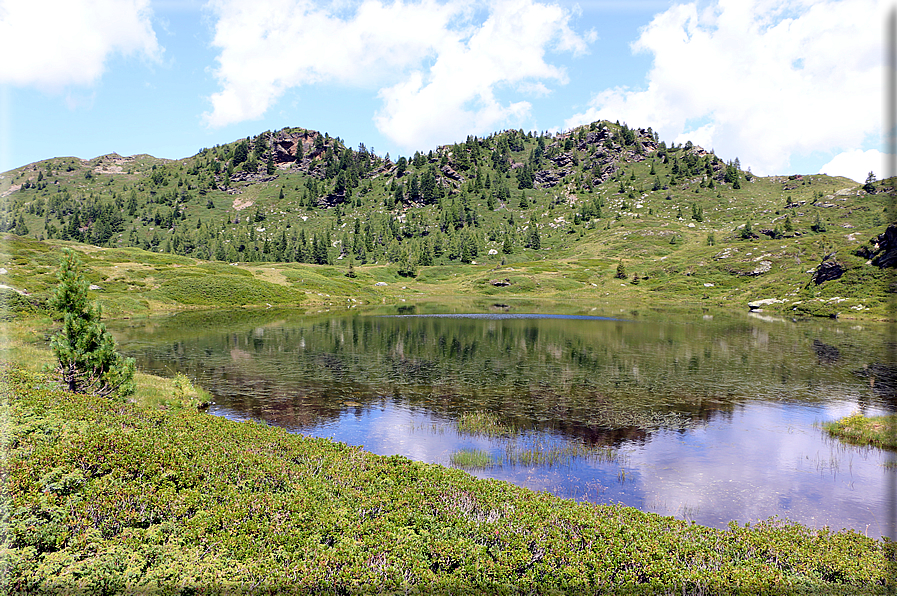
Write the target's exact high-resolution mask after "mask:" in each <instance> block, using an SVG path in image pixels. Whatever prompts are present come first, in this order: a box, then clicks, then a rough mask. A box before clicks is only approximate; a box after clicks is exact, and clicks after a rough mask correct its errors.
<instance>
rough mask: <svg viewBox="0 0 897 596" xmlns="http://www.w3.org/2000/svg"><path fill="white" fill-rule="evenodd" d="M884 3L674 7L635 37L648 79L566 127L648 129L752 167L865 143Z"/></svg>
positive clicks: (835, 0)
mask: <svg viewBox="0 0 897 596" xmlns="http://www.w3.org/2000/svg"><path fill="white" fill-rule="evenodd" d="M885 8H886V7H885V4H884V2H883V1H880V0H818V1H813V0H718V1H716V2H713V3H711V4H706V5H705V4H703V3H702V4H698V3H695V2H693V3H688V4H677V5H675V6H673V7H671V8H669V9H668V10H666V11H664V12H662V13H660V14H657V15H656V16H655V17H654V19H653V20H652V21H651V23H650V24H649V25H648V26H646V27H645V28H644V29H642V31H641V34H640V36H639V38H638V39H637V40H636V41H635V42H633V44H632V46H631V48H632V50H633V52H636V53H641V52H645V53H650V54H653V57H654V59H653V64H652V67H651V69H650V71H649V73H648V75H647V80H646V84H645V86H644V88H641V89H630V88H625V87H622V88H621V87H616V88H612V89H605V90H603V91H601V92H599V93H597V94H596V95H595V96H594V97H593V98H592V100H591V102H590V105H589V107H588V109H587V110H586V111H584V112H582V113H579V114H576V115H574V116H573V117H571V118H570V119H568V120H567V122H566V125H567V126H568V127H572V126H575V125H577V124H582V123H585V122H590V121H593V120H598V119H610V120H617V119H620V120H625V121H627V122H628V123H629V124H630V125H633V126H651V127H653V128H654V129H655V130H657V131H658V132H659V133H660V135H661V137H662V138H665V139H676V140H677V141H678V140H686V139H691V140H693V141H695V142H698V144H701V145H703V146H705V147H707V148H711V147H712V148H714V149H715V150H716V151H717V152H718V153H719V154H721V155H722V156H724V157H727V158H734V157H736V156H737V157H739V158H740V160H741V163H742V164H744V165H745V166H748V165H750V166H751V167H752V168H753V170H754V171H755V172H756V173H759V174H773V173H781V172H784V171H786V170H787V168H788V166H789V163H790V158H791V156H792V155H795V154H799V155H808V154H810V153H812V152H814V151H838V150H849V149H855V148H858V147H862V146H863V142H864V140H865V139H867V138H868V137H869V136H870V135H872V136H877V135H879V134H880V128H881V111H882V110H881V98H882V82H883V75H884V71H883V37H884V31H883V26H882V25H881V23H883V22H884V11H885ZM708 120H709V122H708ZM695 122H700V123H701V124H700V125H699V126H695V125H694V123H695ZM699 139H700V141H699Z"/></svg>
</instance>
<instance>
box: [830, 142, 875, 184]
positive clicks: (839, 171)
mask: <svg viewBox="0 0 897 596" xmlns="http://www.w3.org/2000/svg"><path fill="white" fill-rule="evenodd" d="M886 157H887V155H886V154H885V153H882V152H881V151H878V150H877V149H869V150H867V151H863V150H861V149H853V150H851V151H842V152H841V153H839V154H838V155H836V156H835V157H833V158H832V159H831V160H830V161H829V162H828V163H826V164H825V165H823V166H822V167H821V168H819V173H820V174H828V175H829V176H846V177H847V178H850V179H852V180H856V181H857V182H865V181H866V176H868V175H869V172H873V173H874V174H875V176H876V178H884V177H885V176H887V173H886V172H885V158H886Z"/></svg>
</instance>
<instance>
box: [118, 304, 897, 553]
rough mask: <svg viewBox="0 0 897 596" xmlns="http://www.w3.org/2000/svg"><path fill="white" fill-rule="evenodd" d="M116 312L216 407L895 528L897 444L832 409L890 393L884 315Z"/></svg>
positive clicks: (484, 473)
mask: <svg viewBox="0 0 897 596" xmlns="http://www.w3.org/2000/svg"><path fill="white" fill-rule="evenodd" d="M108 327H109V329H110V330H111V331H112V332H113V334H114V335H115V337H116V339H117V341H118V342H119V346H120V349H121V351H122V352H124V353H126V354H127V355H130V356H135V357H136V358H137V361H138V367H139V368H140V369H141V370H144V371H147V372H152V373H156V374H160V375H165V376H172V375H174V374H175V373H177V372H183V373H184V374H186V375H187V376H189V377H190V378H191V379H193V380H194V381H195V382H196V383H197V384H199V385H201V386H202V387H204V388H206V389H207V390H209V391H210V392H211V393H212V394H213V396H214V403H213V405H212V406H211V408H210V410H209V411H210V413H211V414H214V415H218V416H224V417H227V418H231V419H234V420H246V419H253V420H258V421H263V422H265V423H268V424H271V425H276V426H281V427H284V428H286V429H288V430H289V431H290V432H296V433H301V434H304V435H309V436H318V437H330V438H333V439H334V440H336V441H341V442H345V443H349V444H352V445H363V446H364V448H365V449H366V450H368V451H371V452H374V453H378V454H384V455H393V454H400V455H404V456H407V457H409V458H412V459H415V460H419V461H425V462H431V463H438V464H443V465H449V466H451V465H454V466H457V467H462V468H464V469H467V470H468V471H469V472H470V473H472V474H475V475H477V476H481V477H492V478H498V479H502V480H507V481H509V482H513V483H515V484H519V485H522V486H526V487H529V488H532V489H535V490H544V491H550V492H552V493H555V494H557V495H560V496H562V497H567V498H571V499H576V500H580V501H588V502H592V503H617V502H620V503H623V504H625V505H629V506H632V507H637V508H639V509H641V510H644V511H650V512H655V513H659V514H662V515H670V516H675V517H679V518H683V519H687V520H691V521H694V522H696V523H699V524H704V525H709V526H713V527H718V528H725V527H726V526H727V524H728V523H729V522H730V521H733V520H734V521H736V522H738V523H740V524H744V523H748V522H755V521H757V520H760V519H767V518H770V517H772V516H778V517H779V518H782V519H788V520H792V521H795V522H799V523H802V524H805V525H807V526H810V527H814V528H821V527H823V526H828V527H831V528H832V529H841V528H852V529H854V530H856V531H858V532H860V533H863V534H866V535H868V536H872V537H880V536H882V535H889V536H893V532H892V530H890V529H889V528H892V527H893V522H892V517H891V516H892V514H893V511H894V506H893V505H894V494H895V485H897V472H895V471H894V468H893V467H890V468H889V467H888V466H887V464H888V462H889V461H892V457H893V456H891V455H890V454H887V453H883V452H882V451H880V450H878V449H874V448H863V447H855V446H849V445H844V444H842V443H840V442H838V441H836V440H833V439H831V438H829V437H828V436H827V435H826V434H825V433H824V432H823V431H822V430H821V429H820V428H819V426H818V424H819V423H821V422H825V421H830V420H833V419H836V418H840V417H842V416H846V415H848V414H851V413H853V412H857V411H859V412H862V413H864V414H867V415H874V414H879V413H884V412H886V411H890V410H892V409H893V408H894V404H895V399H894V391H893V383H892V382H891V381H893V379H894V375H893V372H892V371H893V369H891V368H889V367H887V366H886V363H888V362H890V361H891V360H892V358H891V357H890V356H889V352H888V350H889V349H892V348H893V344H892V343H890V333H889V328H888V326H887V325H884V324H876V323H867V322H862V323H859V322H850V321H832V320H791V319H785V318H777V317H767V316H764V315H762V314H761V315H755V314H750V313H730V312H725V311H708V310H701V309H699V310H689V309H683V310H681V311H676V312H671V311H669V312H664V311H655V310H641V311H638V310H633V309H631V308H629V309H627V308H622V309H621V308H618V307H610V306H607V305H604V306H602V307H600V308H599V307H594V306H589V305H583V304H572V305H571V304H563V305H557V304H554V305H545V304H539V303H531V302H526V303H524V302H521V303H513V302H511V303H508V304H504V303H488V302H487V303H482V302H478V303H470V304H458V305H454V306H447V305H434V304H418V305H411V304H402V305H399V306H382V307H379V308H377V309H370V310H359V309H346V310H339V311H337V310H335V309H332V310H327V309H323V308H322V309H316V310H307V311H300V310H274V309H269V310H253V309H240V310H233V311H215V312H186V313H179V314H176V315H171V316H166V317H158V318H151V319H141V320H137V319H135V320H127V321H115V322H110V323H109V324H108ZM889 372H890V375H889V374H888V373H889Z"/></svg>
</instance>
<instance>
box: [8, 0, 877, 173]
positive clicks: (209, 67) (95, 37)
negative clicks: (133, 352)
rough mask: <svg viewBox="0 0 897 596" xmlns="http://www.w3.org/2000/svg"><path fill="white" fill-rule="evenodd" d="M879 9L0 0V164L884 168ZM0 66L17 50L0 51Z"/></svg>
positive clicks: (834, 0) (872, 3) (513, 1)
mask: <svg viewBox="0 0 897 596" xmlns="http://www.w3.org/2000/svg"><path fill="white" fill-rule="evenodd" d="M890 7H891V5H890V4H889V3H887V2H885V1H884V0H820V1H811V0H716V1H698V2H671V1H655V0H629V1H617V0H580V1H579V2H573V1H572V0H492V1H491V2H482V1H479V2H475V1H469V0H460V1H457V0H453V1H448V2H446V1H441V0H395V1H390V0H360V1H359V0H331V1H328V0H315V1H312V0H252V1H247V0H209V1H200V0H0V52H2V55H3V56H5V57H6V58H5V59H4V60H3V61H2V63H0V129H2V132H0V171H5V170H8V169H11V168H15V167H19V166H22V165H25V164H28V163H31V162H33V161H38V160H41V159H46V158H51V157H58V156H76V157H81V158H91V157H95V156H97V155H103V154H106V153H111V152H117V153H119V154H122V155H132V154H137V153H149V154H151V155H154V156H156V157H164V158H182V157H187V156H189V155H193V154H194V153H196V152H197V151H198V150H199V149H201V148H203V147H211V146H214V145H216V144H221V143H227V142H231V141H233V140H236V139H239V138H242V137H246V136H249V135H255V134H258V133H259V132H262V131H265V130H278V129H280V128H283V127H287V126H290V127H292V126H301V127H304V128H310V129H314V130H320V131H326V132H328V133H330V134H331V135H333V136H339V137H340V138H342V139H343V140H344V141H346V142H347V143H349V144H350V145H352V146H357V145H358V144H359V143H364V144H365V145H367V147H368V148H373V149H374V150H375V151H376V152H377V153H378V154H381V155H383V154H385V153H387V152H388V153H389V154H390V156H391V157H393V158H394V159H395V158H396V157H397V156H398V155H411V154H413V153H414V151H415V150H429V149H431V148H434V147H435V146H436V145H439V144H445V143H452V142H456V141H462V140H464V139H465V138H466V137H467V135H469V134H475V135H480V136H483V135H488V134H489V133H490V132H494V131H497V130H503V129H507V128H523V129H524V130H537V131H544V130H547V131H558V130H565V129H568V128H571V127H573V126H576V125H578V124H583V123H587V122H590V121H592V120H597V119H602V118H606V119H610V120H620V121H621V122H626V123H628V124H629V125H630V126H639V127H648V126H651V127H652V128H653V129H654V130H656V131H658V132H659V134H660V136H661V138H662V139H664V140H666V141H667V142H668V143H669V142H684V141H686V140H692V141H693V142H695V143H697V144H699V145H702V146H704V147H705V148H707V149H714V150H715V151H716V152H717V154H719V155H720V156H721V157H723V158H725V159H734V158H735V157H738V158H739V159H740V161H741V164H742V167H745V168H746V167H750V168H751V169H752V171H754V173H756V174H760V175H770V174H787V173H816V172H826V173H829V174H837V175H846V176H849V177H852V178H854V179H856V180H860V181H862V180H863V179H865V175H866V173H867V172H868V171H870V170H872V171H874V172H875V173H876V175H878V176H879V177H882V176H883V175H884V174H885V172H884V171H883V163H882V155H881V152H880V151H881V150H882V142H883V137H882V134H881V127H882V120H883V116H882V113H883V105H882V102H883V98H882V89H883V82H884V58H883V57H884V47H883V44H884V15H885V11H886V10H888V9H890ZM10 57H12V58H11V59H10Z"/></svg>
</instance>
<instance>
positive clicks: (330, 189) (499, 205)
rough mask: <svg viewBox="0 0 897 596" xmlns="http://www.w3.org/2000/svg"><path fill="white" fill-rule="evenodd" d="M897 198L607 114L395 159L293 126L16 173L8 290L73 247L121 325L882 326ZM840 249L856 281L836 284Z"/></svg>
mask: <svg viewBox="0 0 897 596" xmlns="http://www.w3.org/2000/svg"><path fill="white" fill-rule="evenodd" d="M893 187H894V181H893V180H886V181H881V182H877V183H874V184H872V185H870V186H867V187H865V188H864V187H863V186H862V185H858V184H856V183H855V182H853V181H851V180H848V179H845V178H832V177H829V176H824V175H807V176H801V175H791V176H776V177H757V176H753V175H752V174H751V173H750V172H749V171H747V172H746V171H742V170H741V169H740V166H739V164H738V162H737V160H731V161H724V160H722V159H720V158H719V157H718V156H716V155H713V154H712V153H708V152H706V151H705V150H704V149H702V148H700V147H698V146H693V145H691V144H690V143H687V144H685V145H679V146H677V145H671V146H667V145H666V144H665V143H664V142H663V141H661V140H660V139H658V138H657V136H656V135H655V134H654V133H653V132H652V131H651V130H650V129H648V130H643V129H631V128H629V127H628V126H626V125H625V124H622V125H621V124H616V123H610V122H604V121H603V122H595V123H593V124H591V125H588V126H583V127H580V128H577V129H574V130H572V131H568V132H566V133H562V134H557V135H547V134H532V133H526V134H525V133H523V132H522V131H505V132H501V133H496V134H493V135H490V136H489V137H487V138H483V139H479V138H475V137H470V138H469V139H468V140H467V142H465V143H459V144H456V145H451V146H445V147H439V148H436V149H434V150H433V151H430V152H428V153H427V154H420V153H418V154H415V155H414V156H412V157H410V158H406V157H398V158H396V159H395V160H394V161H393V160H391V159H389V158H388V157H381V156H377V155H375V154H373V153H371V152H369V151H368V150H367V149H366V148H365V147H364V146H363V145H362V146H360V147H359V148H358V149H352V148H348V147H345V146H344V144H343V143H342V142H341V141H340V140H339V139H338V138H335V137H330V136H329V135H326V134H320V133H317V132H314V131H308V130H304V129H283V130H280V131H276V132H273V133H272V132H266V133H262V134H260V135H258V136H256V137H252V138H248V139H243V140H241V141H238V142H235V143H231V144H229V145H224V146H218V147H214V148H211V149H203V150H201V151H200V152H199V153H197V154H196V155H194V156H192V157H189V158H186V159H182V160H176V161H168V160H159V159H155V158H152V157H150V156H136V157H120V156H117V155H109V156H103V157H99V158H96V159H93V160H79V159H74V158H55V159H50V160H45V161H42V162H39V163H35V164H31V165H29V166H25V167H23V168H18V169H16V170H13V171H10V172H6V173H5V174H4V175H3V179H2V180H0V191H2V194H3V195H4V204H3V206H2V207H3V209H2V211H0V231H4V230H5V231H7V232H8V233H10V234H11V235H10V236H7V237H6V238H7V240H6V242H5V244H7V246H5V247H4V251H5V252H6V255H4V257H3V258H4V262H5V263H6V264H9V265H10V266H7V265H6V264H0V267H3V268H4V269H6V270H7V273H5V274H0V284H6V285H9V286H12V287H14V288H16V289H20V290H21V289H27V290H28V291H29V292H31V293H33V294H38V295H39V294H40V292H41V290H42V288H43V287H44V286H43V285H42V284H43V282H42V277H41V276H40V271H41V269H40V268H41V267H46V266H47V265H50V264H51V263H49V262H48V261H46V260H45V259H44V258H43V257H42V256H40V255H39V254H38V253H40V252H41V251H52V247H56V246H60V245H61V244H62V243H69V242H74V243H76V244H78V245H84V244H89V245H92V246H96V247H98V248H103V249H114V250H98V251H93V249H90V248H88V247H87V246H84V247H83V250H85V251H93V252H91V260H92V262H91V263H90V265H91V266H92V267H93V270H94V274H95V276H96V278H97V281H103V282H104V283H105V285H103V284H100V283H97V284H96V285H100V286H102V287H103V290H102V291H101V294H102V295H101V296H100V298H101V299H103V296H106V297H111V296H113V295H115V296H116V298H115V299H110V300H109V302H110V304H112V303H114V308H113V310H116V311H122V312H125V311H128V310H129V309H138V310H139V309H146V308H155V307H159V306H165V305H169V306H170V305H174V304H181V305H190V306H203V305H206V306H211V305H239V304H261V305H264V304H280V303H297V302H303V303H309V302H328V301H331V300H327V298H334V299H336V298H337V297H338V298H339V300H341V301H342V302H350V301H351V299H352V298H354V299H355V300H361V301H380V300H382V299H384V298H388V299H399V298H400V297H404V298H406V299H408V298H414V297H415V296H418V295H451V294H457V293H473V294H478V295H484V296H496V297H499V296H522V295H525V296H532V295H535V296H541V297H561V298H565V299H568V298H582V299H588V300H594V299H605V298H606V299H607V300H615V299H620V300H626V301H631V300H638V301H655V300H660V301H664V300H667V301H678V300H689V301H694V302H703V303H706V304H712V305H726V306H729V305H732V303H733V302H735V303H736V305H737V306H738V307H739V308H746V303H747V302H748V301H751V300H756V299H776V300H778V301H780V302H777V303H774V304H768V305H766V307H765V309H764V310H770V309H771V310H778V311H781V312H787V313H790V314H798V315H824V316H831V315H834V314H838V313H840V314H841V316H866V317H875V318H883V317H886V316H887V303H888V300H889V297H890V296H891V293H890V284H891V280H890V274H891V272H892V271H893V270H892V269H886V270H882V269H881V268H879V267H877V266H875V265H874V264H872V263H871V262H870V261H871V259H870V257H872V256H873V250H874V246H873V244H871V243H870V240H873V239H874V238H876V237H877V236H878V235H880V234H882V233H883V232H884V231H885V228H886V226H887V224H888V223H889V222H890V221H892V220H893V217H892V216H891V214H890V212H889V208H890V195H891V194H892V192H893ZM12 235H15V236H18V237H19V238H20V239H21V240H16V239H15V238H14V237H13V236H12ZM26 239H32V240H40V241H44V242H45V243H46V244H38V243H35V242H27V240H26ZM32 250H33V251H34V253H35V254H34V255H32V253H31V252H30V251H32ZM23 251H24V252H23ZM14 253H15V254H14ZM184 257H188V258H186V259H185V258H184ZM826 257H828V262H829V264H834V265H836V266H837V268H838V269H839V271H840V274H841V275H840V277H839V278H837V279H831V280H828V281H823V282H821V283H819V284H817V283H815V282H813V281H812V279H813V276H814V274H815V271H816V269H817V268H818V267H819V266H820V265H821V264H822V262H823V259H825V258H826ZM24 261H27V262H28V266H29V267H31V266H36V267H37V269H36V270H34V271H23V270H21V269H20V268H19V263H20V262H24ZM128 263H134V265H132V266H129V265H128ZM232 263H236V264H237V265H230V264H232ZM309 265H318V266H309ZM350 266H351V269H352V271H351V273H352V274H355V275H356V277H354V278H353V277H347V275H346V274H347V273H350V271H349V269H350ZM618 267H619V268H620V270H619V272H620V273H621V278H619V279H617V278H616V277H615V276H616V275H617V273H618ZM213 277H214V278H215V281H214V282H211V281H209V280H210V279H212V278H213ZM219 278H220V279H219ZM263 282H266V283H263ZM377 282H383V283H387V284H389V285H388V286H374V284H375V283H377ZM16 284H19V285H16ZM24 284H27V285H24ZM269 284H274V285H269ZM621 284H622V285H621ZM29 285H30V286H33V287H28V286H29ZM402 286H404V287H405V288H406V290H403V291H399V288H402ZM119 294H121V295H122V298H123V299H124V302H121V301H119V300H118V298H117V296H118V295H119ZM331 302H332V301H331Z"/></svg>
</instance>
